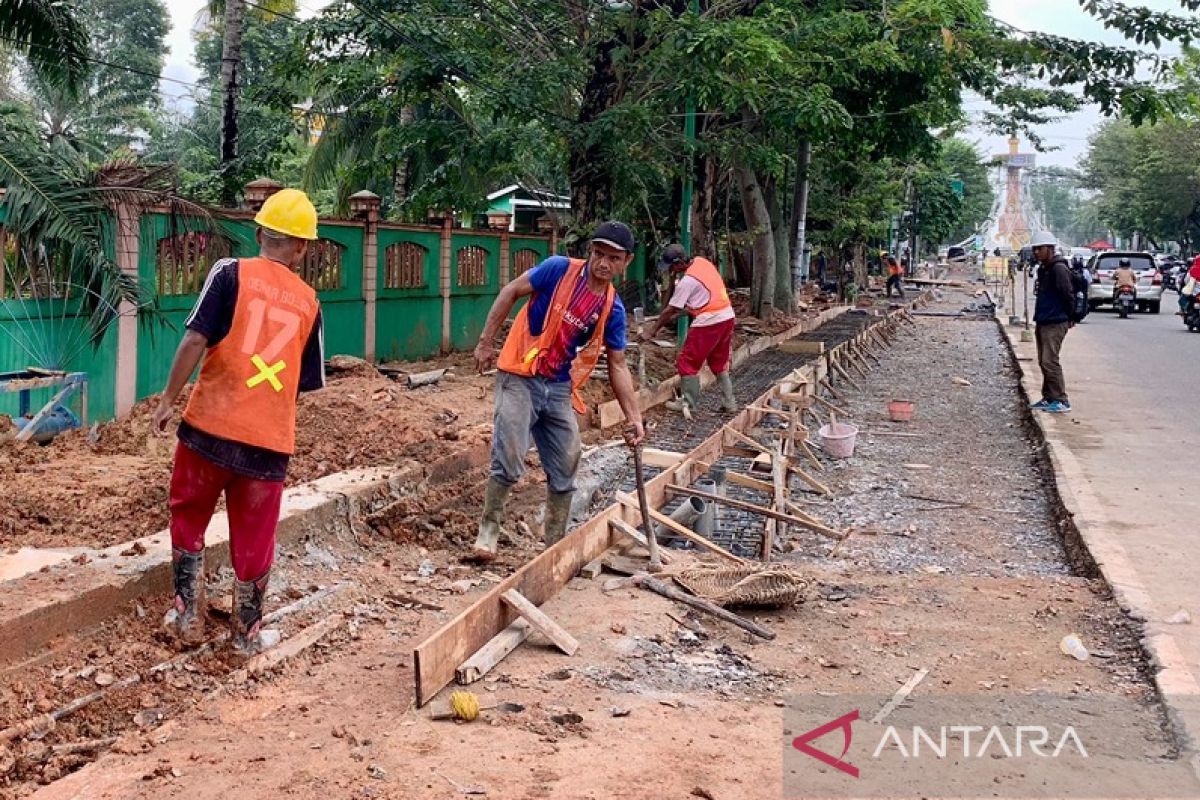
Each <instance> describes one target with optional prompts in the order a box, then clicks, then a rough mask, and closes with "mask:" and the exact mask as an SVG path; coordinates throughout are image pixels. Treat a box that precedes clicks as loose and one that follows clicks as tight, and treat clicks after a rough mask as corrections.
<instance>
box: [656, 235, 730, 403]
mask: <svg viewBox="0 0 1200 800" xmlns="http://www.w3.org/2000/svg"><path fill="white" fill-rule="evenodd" d="M658 267H659V269H660V270H670V272H671V274H673V275H675V276H676V277H678V281H677V282H676V284H675V291H674V293H672V295H671V300H670V302H669V303H668V304H667V307H666V308H664V309H663V311H662V313H661V314H659V315H658V322H657V324H656V325H655V326H654V328H653V329H652V330H651V331H650V334H649V335H648V336H647V337H646V338H647V339H654V338H656V337H657V336H658V334H659V332H660V331H662V330H663V329H664V328H667V327H669V326H672V325H674V324H675V320H677V319H678V318H679V315H680V314H683V313H685V312H686V313H687V314H688V316H690V317H691V318H692V323H691V325H689V326H688V334H687V339H686V340H684V343H683V349H682V350H680V351H679V356H678V358H676V359H675V368H676V369H677V370H678V371H679V386H680V389H681V391H682V392H683V397H682V398H680V399H679V400H676V401H672V402H670V403H667V408H670V409H671V410H672V411H683V410H684V408H685V407H686V408H687V409H688V411H689V413H690V412H691V411H693V410H695V409H696V408H698V407H699V405H700V368H701V367H703V366H704V364H705V363H707V364H708V368H709V369H710V370H712V373H713V375H716V376H717V386H718V387H719V388H720V390H721V410H722V411H724V412H726V413H731V412H734V411H737V408H738V405H737V398H735V397H734V394H733V378H731V377H730V376H729V367H730V355H731V352H732V350H733V328H734V325H735V324H736V318H735V316H734V313H733V303H732V302H730V300H729V292H728V291H727V290H726V289H725V281H723V280H722V279H721V273H720V272H718V271H717V268H716V267H715V266H714V265H713V263H712V262H711V261H709V260H708V259H706V258H698V257H694V258H688V255H687V251H686V250H684V249H683V245H679V244H673V245H670V246H668V247H667V249H666V250H664V251H663V255H662V260H661V261H659V264H658Z"/></svg>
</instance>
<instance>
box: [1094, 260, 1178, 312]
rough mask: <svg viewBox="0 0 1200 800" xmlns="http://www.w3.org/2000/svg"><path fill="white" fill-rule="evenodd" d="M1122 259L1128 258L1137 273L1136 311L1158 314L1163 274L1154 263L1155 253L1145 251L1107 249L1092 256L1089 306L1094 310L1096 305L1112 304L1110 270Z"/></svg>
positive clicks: (1113, 286) (1111, 275) (1113, 287)
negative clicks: (1153, 254)
mask: <svg viewBox="0 0 1200 800" xmlns="http://www.w3.org/2000/svg"><path fill="white" fill-rule="evenodd" d="M1122 258H1128V259H1129V266H1131V267H1132V268H1133V271H1134V272H1136V273H1137V274H1138V285H1137V307H1138V310H1139V311H1149V312H1150V313H1151V314H1157V313H1158V312H1159V309H1160V307H1161V304H1162V294H1163V281H1162V273H1161V272H1160V271H1159V269H1158V267H1157V266H1155V264H1154V256H1152V255H1150V254H1149V253H1145V252H1141V253H1139V252H1132V251H1122V250H1106V251H1105V252H1103V253H1100V254H1099V255H1095V256H1092V260H1091V261H1089V262H1088V269H1089V270H1090V271H1091V273H1092V285H1091V286H1090V287H1088V305H1089V306H1090V307H1091V308H1092V309H1093V310H1095V309H1096V308H1098V307H1099V306H1103V305H1111V304H1112V302H1113V291H1114V289H1115V288H1116V287H1115V283H1114V282H1113V273H1114V272H1116V271H1117V265H1118V264H1119V263H1120V261H1121V259H1122Z"/></svg>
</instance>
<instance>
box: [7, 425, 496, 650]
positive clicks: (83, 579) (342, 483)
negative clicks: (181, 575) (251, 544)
mask: <svg viewBox="0 0 1200 800" xmlns="http://www.w3.org/2000/svg"><path fill="white" fill-rule="evenodd" d="M490 452H491V448H490V445H487V444H479V445H475V446H472V447H470V448H468V449H466V450H463V451H461V452H458V453H454V454H452V455H450V456H447V457H445V458H443V459H440V460H438V461H435V462H433V463H431V464H428V465H426V464H421V463H418V462H416V461H412V460H406V461H403V462H400V463H398V464H396V465H394V466H391V467H379V468H371V469H360V470H351V471H348V472H339V473H337V474H334V475H329V476H326V477H324V478H321V479H319V480H315V481H311V482H309V483H305V484H301V485H299V486H293V487H291V488H289V489H288V490H287V491H285V492H284V496H283V503H282V506H281V508H280V519H279V528H278V531H277V534H276V540H277V542H278V544H280V545H286V544H292V543H295V542H298V541H300V540H302V539H304V538H305V537H308V536H321V535H328V534H330V533H334V534H351V535H352V534H353V533H354V526H355V524H356V523H357V522H359V521H360V520H362V519H363V517H365V516H366V515H367V514H369V513H371V512H373V511H376V510H378V509H380V508H382V507H383V506H385V505H387V504H389V503H392V502H394V501H395V500H397V499H399V498H400V497H402V496H404V495H406V494H411V493H412V492H414V491H416V490H417V489H418V487H420V486H422V485H437V484H440V483H445V482H447V481H449V480H451V479H453V478H454V477H456V476H457V475H459V474H461V473H462V472H464V471H466V470H469V469H472V468H475V467H479V466H482V465H484V464H486V463H487V462H488V459H489V457H490ZM205 544H206V547H205V555H206V559H205V560H206V567H207V569H208V571H209V572H212V571H213V570H216V569H220V568H221V567H223V566H226V565H227V564H228V563H229V522H228V518H227V517H226V516H225V514H224V513H218V514H216V515H214V516H213V520H212V522H211V523H210V524H209V528H208V533H207V534H206V536H205ZM139 545H140V547H138V546H139ZM130 548H134V549H135V550H140V551H141V552H139V553H138V554H136V555H129V556H122V555H121V553H122V552H123V551H128V550H130ZM87 555H88V559H89V560H88V561H86V563H83V564H78V563H75V562H73V561H68V562H63V563H60V564H56V565H54V566H50V567H47V568H44V569H43V570H41V571H38V572H33V573H30V574H28V575H24V576H22V577H20V578H16V579H13V580H9V581H5V582H4V583H3V589H4V590H3V592H0V664H4V663H11V662H14V661H17V660H19V659H21V658H25V657H27V656H29V655H31V654H33V653H36V652H37V651H39V650H41V649H42V648H44V647H46V646H47V645H48V644H50V643H51V642H52V640H53V639H55V638H56V637H59V636H62V635H65V634H69V633H73V632H76V631H80V630H86V629H88V628H91V627H94V626H96V625H99V624H100V623H102V622H104V621H105V620H107V619H109V618H111V617H113V616H114V615H116V614H118V613H119V612H120V610H121V608H122V607H123V606H126V605H128V604H129V603H131V602H132V601H134V600H136V599H138V598H140V597H143V596H146V595H150V594H155V593H159V592H167V591H169V589H170V587H171V582H172V574H171V535H170V531H167V530H162V531H159V532H157V533H155V534H152V535H149V536H145V537H142V538H140V539H137V540H135V541H132V542H124V543H122V544H118V545H114V546H112V547H108V548H105V549H103V550H91V551H87ZM150 611H151V613H155V614H157V613H158V611H159V609H150Z"/></svg>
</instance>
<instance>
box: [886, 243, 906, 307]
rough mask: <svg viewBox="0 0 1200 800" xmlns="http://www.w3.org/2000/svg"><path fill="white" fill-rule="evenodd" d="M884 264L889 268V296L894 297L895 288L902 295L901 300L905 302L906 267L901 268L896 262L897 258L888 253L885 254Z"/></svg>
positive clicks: (887, 287) (887, 286)
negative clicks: (893, 290)
mask: <svg viewBox="0 0 1200 800" xmlns="http://www.w3.org/2000/svg"><path fill="white" fill-rule="evenodd" d="M883 263H884V265H885V266H886V267H887V276H888V278H887V285H886V289H887V296H888V297H891V296H892V289H893V288H894V289H895V290H896V291H897V292H898V293H899V294H900V299H901V300H903V299H904V267H902V266H900V264H899V262H897V261H896V258H895V256H891V255H888V254H887V253H884V254H883Z"/></svg>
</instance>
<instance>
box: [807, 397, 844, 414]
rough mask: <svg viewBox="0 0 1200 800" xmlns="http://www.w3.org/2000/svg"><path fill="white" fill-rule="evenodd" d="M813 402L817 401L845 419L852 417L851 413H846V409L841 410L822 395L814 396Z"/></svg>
mask: <svg viewBox="0 0 1200 800" xmlns="http://www.w3.org/2000/svg"><path fill="white" fill-rule="evenodd" d="M813 400H816V401H817V402H818V403H820V404H821V405H823V406H825V407H826V408H828V409H829V410H830V411H832V412H833V413H835V414H841V415H842V416H843V417H849V416H852V415H851V414H850V412H849V411H846V410H845V409H844V408H839V407H838V406H835V405H834V404H833V403H831V402H829V401H828V400H826V399H825V398H824V397H821V396H820V395H816V394H814V395H813Z"/></svg>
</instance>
